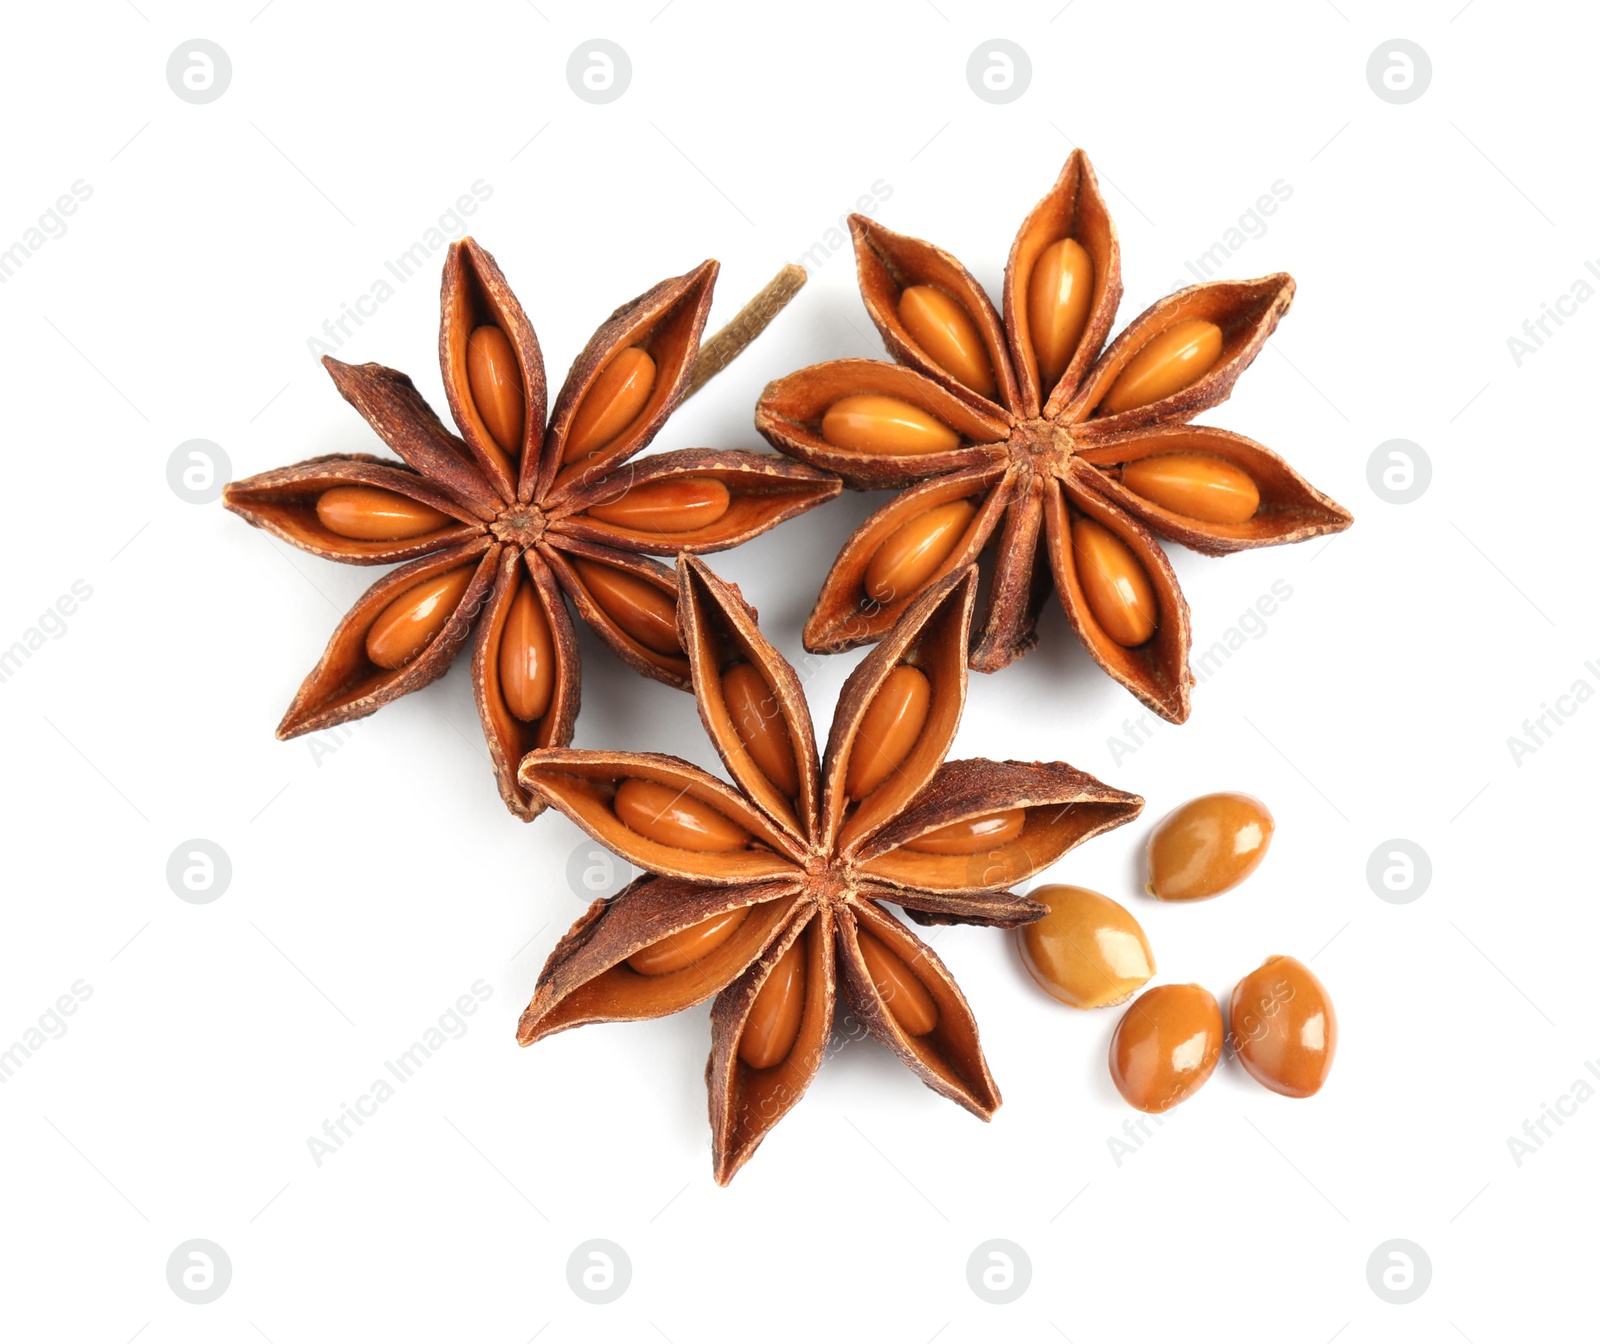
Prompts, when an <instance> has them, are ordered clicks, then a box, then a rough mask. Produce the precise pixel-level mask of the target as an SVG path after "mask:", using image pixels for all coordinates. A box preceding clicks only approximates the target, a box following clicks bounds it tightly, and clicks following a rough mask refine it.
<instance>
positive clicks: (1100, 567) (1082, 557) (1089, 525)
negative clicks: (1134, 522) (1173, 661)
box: [1072, 518, 1157, 649]
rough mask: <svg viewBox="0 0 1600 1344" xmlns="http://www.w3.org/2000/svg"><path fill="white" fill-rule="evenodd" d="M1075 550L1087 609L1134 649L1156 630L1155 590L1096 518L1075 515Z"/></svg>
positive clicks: (1131, 555) (1121, 544)
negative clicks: (1087, 605)
mask: <svg viewBox="0 0 1600 1344" xmlns="http://www.w3.org/2000/svg"><path fill="white" fill-rule="evenodd" d="M1072 553H1073V556H1074V558H1075V560H1076V562H1077V566H1078V582H1079V583H1080V584H1081V585H1082V586H1083V596H1084V600H1085V601H1086V602H1087V603H1088V604H1089V613H1090V615H1092V616H1093V617H1094V619H1095V621H1096V623H1097V624H1098V625H1099V626H1100V628H1101V629H1102V630H1104V631H1105V632H1106V634H1107V635H1109V636H1110V637H1111V638H1112V639H1114V640H1115V641H1116V642H1117V643H1118V644H1120V645H1122V647H1123V648H1125V649H1132V648H1137V647H1138V646H1139V645H1140V644H1143V643H1144V642H1145V640H1147V639H1149V638H1150V636H1151V635H1153V634H1155V632H1156V616H1157V608H1156V594H1155V590H1154V589H1153V588H1152V587H1151V586H1150V578H1149V576H1148V575H1147V574H1146V573H1145V572H1144V566H1143V565H1141V564H1140V563H1139V558H1138V556H1136V555H1134V553H1133V552H1132V551H1131V550H1130V549H1129V548H1128V545H1127V543H1126V542H1124V541H1123V540H1122V538H1121V537H1119V536H1117V535H1116V534H1115V533H1114V532H1112V531H1111V530H1110V529H1109V528H1105V527H1102V526H1101V525H1100V524H1099V523H1097V522H1095V521H1094V520H1093V519H1090V518H1074V519H1073V520H1072Z"/></svg>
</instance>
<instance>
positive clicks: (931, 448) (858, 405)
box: [822, 393, 961, 457]
mask: <svg viewBox="0 0 1600 1344" xmlns="http://www.w3.org/2000/svg"><path fill="white" fill-rule="evenodd" d="M822 437H823V438H825V439H826V440H827V441H828V442H829V443H831V444H832V445H833V446H834V447H835V448H852V449H854V450H855V451H857V452H861V453H885V454H887V455H889V456H890V457H910V456H914V455H916V454H919V453H947V452H949V451H950V450H951V449H952V448H955V447H958V446H959V445H960V443H961V435H959V434H957V433H956V432H955V430H953V429H951V428H950V426H949V425H947V424H944V423H943V422H942V421H939V420H936V419H935V418H934V417H933V416H931V415H929V414H928V412H927V411H925V410H923V409H922V407H920V406H913V405H912V404H911V403H910V402H908V401H901V400H900V399H899V398H898V397H882V396H878V395H876V394H873V393H862V394H860V395H857V396H852V397H841V398H840V399H839V400H838V401H836V402H834V403H833V405H832V406H830V407H828V412H827V414H826V415H824V416H823V417H822Z"/></svg>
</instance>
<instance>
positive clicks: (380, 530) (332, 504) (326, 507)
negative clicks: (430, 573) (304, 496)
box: [317, 485, 450, 541]
mask: <svg viewBox="0 0 1600 1344" xmlns="http://www.w3.org/2000/svg"><path fill="white" fill-rule="evenodd" d="M317 520H318V521H319V522H320V523H321V524H322V525H323V526H324V527H325V528H327V529H328V531H330V532H333V533H335V534H337V535H338V536H341V537H349V538H351V539H352V540H354V541H404V540H405V539H406V538H407V537H420V536H422V535H423V534H424V533H427V532H434V531H437V530H438V529H439V528H441V527H446V526H448V525H449V523H450V519H449V518H448V517H447V516H446V515H444V514H442V513H440V512H439V510H438V509H430V508H429V507H428V506H427V505H426V504H419V503H418V502H417V501H416V500H414V499H408V498H407V497H406V496H405V495H402V494H398V493H397V492H395V491H393V490H384V489H381V488H380V487H378V486H375V485H336V486H334V487H333V489H331V490H324V491H323V492H322V494H321V495H319V496H318V497H317Z"/></svg>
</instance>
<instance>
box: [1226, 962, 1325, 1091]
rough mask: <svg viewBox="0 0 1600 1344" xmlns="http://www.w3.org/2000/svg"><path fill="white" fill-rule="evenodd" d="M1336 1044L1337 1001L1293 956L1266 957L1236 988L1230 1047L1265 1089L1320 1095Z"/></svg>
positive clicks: (1230, 1013) (1230, 1016) (1231, 1008)
mask: <svg viewBox="0 0 1600 1344" xmlns="http://www.w3.org/2000/svg"><path fill="white" fill-rule="evenodd" d="M1338 1043H1339V1022H1338V1019H1337V1017H1335V1016H1334V1011H1333V1000H1332V999H1330V998H1329V997H1328V991H1327V990H1326V989H1325V988H1324V987H1323V984H1322V981H1320V980H1318V979H1317V977H1316V976H1314V975H1313V974H1312V973H1311V971H1310V968H1309V967H1306V966H1304V965H1302V964H1301V963H1300V962H1298V961H1296V960H1295V959H1294V958H1293V957H1281V956H1279V957H1268V958H1267V959H1266V960H1265V961H1264V962H1262V963H1261V965H1259V966H1258V967H1256V969H1255V970H1253V971H1251V972H1250V974H1249V975H1247V976H1245V978H1244V979H1243V980H1241V981H1239V983H1238V984H1237V985H1235V986H1234V987H1233V1000H1232V1002H1231V1003H1230V1004H1229V1006H1228V1044H1229V1045H1231V1046H1232V1047H1233V1048H1234V1050H1235V1051H1236V1052H1237V1053H1238V1056H1239V1062H1240V1063H1241V1064H1243V1065H1244V1067H1245V1071H1246V1072H1247V1073H1248V1074H1249V1075H1250V1076H1251V1077H1252V1078H1254V1079H1255V1080H1256V1082H1258V1083H1260V1084H1261V1085H1262V1086H1263V1087H1267V1088H1270V1089H1271V1090H1272V1091H1274V1092H1276V1093H1278V1094H1279V1095H1280V1096H1285V1097H1309V1096H1311V1095H1312V1094H1313V1093H1315V1092H1318V1091H1320V1090H1321V1088H1322V1085H1323V1083H1325V1082H1327V1081H1328V1071H1329V1070H1330V1069H1332V1068H1333V1053H1334V1050H1335V1048H1336V1047H1337V1045H1338Z"/></svg>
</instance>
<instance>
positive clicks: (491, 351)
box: [467, 326, 528, 455]
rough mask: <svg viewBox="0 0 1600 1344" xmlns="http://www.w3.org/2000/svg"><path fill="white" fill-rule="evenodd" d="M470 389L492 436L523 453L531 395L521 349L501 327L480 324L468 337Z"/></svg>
mask: <svg viewBox="0 0 1600 1344" xmlns="http://www.w3.org/2000/svg"><path fill="white" fill-rule="evenodd" d="M467 388H468V390H469V391H470V392H471V393H472V404H473V405H474V406H476V407H477V408H478V416H479V418H480V419H481V420H482V421H483V423H484V426H485V427H486V428H487V429H488V431H489V435H490V437H491V438H493V439H494V441H495V442H496V443H497V444H499V445H500V447H501V448H502V449H503V450H504V451H505V452H507V453H511V454H513V455H515V454H517V453H520V452H521V451H522V431H523V428H524V425H525V423H526V418H527V413H528V398H527V394H526V393H525V392H524V391H523V389H522V369H521V366H519V365H518V363H517V352H516V351H515V350H513V349H512V348H511V342H510V340H509V339H507V337H506V334H505V332H503V331H501V330H500V328H499V327H495V326H483V327H478V328H477V329H476V330H475V331H474V332H473V333H472V335H471V336H469V337H468V338H467Z"/></svg>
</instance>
